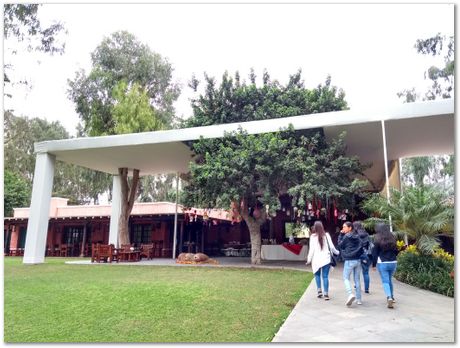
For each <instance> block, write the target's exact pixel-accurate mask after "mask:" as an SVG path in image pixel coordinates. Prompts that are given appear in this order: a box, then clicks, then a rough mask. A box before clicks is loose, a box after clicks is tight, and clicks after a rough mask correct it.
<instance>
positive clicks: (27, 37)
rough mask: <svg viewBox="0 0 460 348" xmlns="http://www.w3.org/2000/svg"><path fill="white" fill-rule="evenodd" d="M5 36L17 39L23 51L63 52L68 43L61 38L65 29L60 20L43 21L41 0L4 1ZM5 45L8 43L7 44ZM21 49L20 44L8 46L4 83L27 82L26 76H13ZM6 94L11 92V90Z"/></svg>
mask: <svg viewBox="0 0 460 348" xmlns="http://www.w3.org/2000/svg"><path fill="white" fill-rule="evenodd" d="M3 6H4V7H3V18H4V21H3V24H4V26H3V39H4V40H15V41H16V44H17V45H19V47H24V46H25V47H24V48H25V50H23V49H21V53H23V52H24V51H29V52H30V51H35V52H43V53H46V54H51V55H52V54H56V53H57V54H63V53H64V51H65V43H64V42H62V41H61V40H60V34H63V33H66V31H65V28H64V25H63V24H62V23H61V22H55V23H53V24H51V25H50V26H47V27H44V26H43V25H42V23H41V22H40V19H39V16H38V10H39V8H40V6H41V5H38V4H5V5H3ZM4 45H5V47H6V46H7V45H6V44H4ZM17 53H18V46H13V47H7V49H6V51H5V54H4V65H3V66H4V75H3V76H4V83H5V87H6V86H7V85H9V84H13V85H14V84H18V83H21V84H28V81H27V79H26V78H24V79H21V80H19V81H16V80H14V79H12V78H11V76H10V72H11V71H12V70H14V56H15V55H16V54H17ZM5 95H6V96H11V92H6V89H5Z"/></svg>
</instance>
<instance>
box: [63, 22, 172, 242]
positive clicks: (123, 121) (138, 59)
mask: <svg viewBox="0 0 460 348" xmlns="http://www.w3.org/2000/svg"><path fill="white" fill-rule="evenodd" d="M91 60H92V69H91V71H90V72H89V73H88V74H86V72H85V71H84V70H81V71H78V72H77V73H76V75H75V78H74V79H73V80H69V81H68V83H69V89H68V96H69V98H70V99H71V100H72V101H73V102H74V103H75V107H76V111H77V113H78V115H79V117H80V120H81V127H80V128H81V129H82V133H83V135H88V136H98V135H112V134H124V133H137V132H148V131H155V130H160V129H169V128H172V127H173V126H174V123H175V122H176V120H175V111H174V107H173V103H174V102H175V101H176V100H177V98H178V96H179V93H180V89H179V86H178V84H177V83H175V82H174V81H173V77H172V72H173V67H172V65H171V64H170V63H169V62H168V60H167V59H166V58H163V57H162V56H161V55H160V54H158V53H155V52H153V51H151V50H150V48H149V47H148V46H147V45H145V44H143V43H141V42H140V41H139V40H138V39H137V38H136V37H135V36H134V35H132V34H130V33H128V32H126V31H118V32H115V33H113V34H111V35H110V36H109V37H106V38H105V39H104V40H103V41H102V42H101V43H100V44H99V45H98V46H97V48H96V49H95V50H94V51H93V52H92V54H91ZM152 160H154V159H152ZM131 169H133V172H132V173H133V174H132V176H133V178H132V179H131V180H130V179H129V170H128V168H119V173H120V178H121V181H122V197H121V200H122V214H121V215H120V220H119V221H120V224H119V242H120V243H121V244H128V243H129V234H128V220H129V215H130V213H131V210H132V207H133V204H134V201H135V200H136V199H137V198H138V194H139V192H138V183H139V182H140V185H141V190H140V192H141V193H142V194H143V197H141V199H142V200H143V201H148V200H149V199H150V198H151V196H152V195H154V193H149V192H148V188H149V187H151V185H152V183H154V182H155V181H156V178H155V177H151V176H145V177H142V178H141V179H139V175H141V173H139V172H138V171H137V170H136V168H131Z"/></svg>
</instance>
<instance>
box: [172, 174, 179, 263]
mask: <svg viewBox="0 0 460 348" xmlns="http://www.w3.org/2000/svg"><path fill="white" fill-rule="evenodd" d="M178 202H179V173H176V204H175V206H176V210H175V212H174V239H173V252H172V258H173V259H175V258H176V243H177V204H178Z"/></svg>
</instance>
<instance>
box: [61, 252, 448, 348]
mask: <svg viewBox="0 0 460 348" xmlns="http://www.w3.org/2000/svg"><path fill="white" fill-rule="evenodd" d="M215 259H216V260H217V261H218V262H219V264H218V265H206V264H204V265H183V264H176V263H175V261H174V260H172V259H154V260H144V261H141V262H132V263H128V262H122V263H111V264H104V263H101V264H97V263H93V264H91V262H90V261H89V260H79V261H67V262H66V263H67V264H90V265H99V266H107V265H117V266H118V265H120V266H121V265H133V266H149V265H155V266H178V267H244V268H251V267H255V268H278V269H280V268H281V269H295V270H301V271H310V272H311V267H310V266H308V267H307V266H305V263H304V262H294V261H263V262H262V265H260V266H252V265H251V264H250V260H249V258H247V257H219V258H215ZM342 271H343V268H342V264H339V265H338V267H336V268H335V269H333V270H331V272H330V275H329V296H330V297H331V300H330V301H325V300H324V299H318V298H317V297H316V283H315V280H314V279H313V280H312V282H311V283H310V285H309V287H308V288H307V290H306V291H305V293H304V294H303V295H302V297H301V298H300V300H299V302H298V303H297V305H296V306H295V307H294V309H293V311H292V312H291V314H290V315H289V316H288V317H287V318H286V321H285V322H284V324H283V325H282V326H281V328H280V330H279V331H278V332H277V333H276V335H275V337H274V339H273V341H272V342H396V343H399V342H451V343H453V342H455V340H454V337H455V336H454V331H455V322H454V299H453V298H451V297H446V296H442V295H439V294H436V293H433V292H430V291H426V290H421V289H418V288H416V287H413V286H410V285H407V284H404V283H401V282H398V281H397V280H394V294H395V298H396V301H397V302H396V303H395V308H394V309H389V308H387V307H386V298H385V295H384V292H383V288H382V283H381V281H380V276H379V274H378V271H375V272H373V271H372V270H371V271H370V272H369V273H370V277H371V283H370V284H371V285H370V294H365V293H364V289H363V298H362V300H363V304H362V305H357V304H356V303H353V304H352V305H351V307H347V306H346V305H345V301H346V299H347V297H348V296H347V294H346V293H345V287H344V284H343V280H342ZM361 281H362V277H361Z"/></svg>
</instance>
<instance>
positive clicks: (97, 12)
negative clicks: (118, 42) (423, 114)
mask: <svg viewBox="0 0 460 348" xmlns="http://www.w3.org/2000/svg"><path fill="white" fill-rule="evenodd" d="M39 18H40V19H41V20H42V22H43V24H45V25H46V24H47V23H52V22H53V21H60V22H62V23H63V24H64V25H65V27H66V29H67V34H66V35H65V36H62V37H61V39H62V40H63V41H65V43H66V51H65V53H64V54H63V55H61V56H59V55H55V56H47V55H43V54H36V53H30V52H27V51H24V50H19V51H18V54H17V55H16V56H14V57H13V58H11V57H10V56H9V52H10V49H11V48H14V47H16V44H15V42H14V41H11V40H7V41H5V42H4V49H5V53H4V54H5V56H4V62H7V61H12V63H13V66H14V71H12V72H11V73H10V74H11V76H12V77H13V78H27V79H28V81H29V82H30V84H31V87H30V88H24V87H23V86H19V85H16V86H10V87H9V89H7V90H6V91H7V92H11V94H12V95H13V97H12V98H5V99H4V107H5V108H6V109H13V110H14V113H15V115H18V116H27V117H40V118H46V119H47V120H50V121H55V120H58V121H60V122H61V123H62V124H63V125H64V126H65V127H66V129H67V130H68V131H69V133H70V134H71V135H72V136H74V135H75V134H76V132H75V128H76V126H77V124H78V121H79V118H78V115H77V113H76V112H75V110H74V107H75V106H74V104H73V102H72V101H70V100H69V99H68V97H67V93H66V91H67V88H68V82H67V80H68V79H73V78H74V76H75V72H76V71H77V70H79V69H84V70H85V71H86V72H89V71H90V70H91V59H90V54H91V52H93V51H94V50H95V48H96V47H97V46H98V45H99V44H100V42H101V41H102V40H103V38H104V37H108V36H110V34H111V33H113V32H115V31H118V30H127V31H129V32H130V33H132V34H134V35H135V36H136V37H137V38H138V39H139V40H140V41H141V42H143V43H145V44H147V45H148V46H149V47H150V49H151V50H152V51H154V52H156V53H159V54H161V55H162V56H163V57H165V58H167V59H168V61H169V62H170V63H171V64H172V66H173V68H174V72H173V79H174V80H175V81H176V82H178V83H179V84H181V85H182V93H181V96H180V98H179V99H178V101H177V102H176V104H175V107H176V111H177V115H178V116H182V117H188V116H190V115H191V107H190V98H192V97H193V96H194V94H193V93H192V91H191V89H190V88H189V87H187V83H188V81H190V79H191V77H192V75H193V74H194V75H196V77H197V78H198V79H202V78H203V74H204V73H205V72H206V73H207V74H208V75H210V76H214V77H216V78H217V80H218V81H220V78H221V76H222V74H223V73H224V72H225V71H228V72H229V74H231V75H233V74H234V73H235V71H239V73H240V75H241V76H242V78H246V79H247V76H248V75H249V72H250V69H251V68H254V69H255V73H256V75H258V77H261V76H262V73H263V70H264V69H267V71H268V72H269V74H270V75H271V77H272V79H277V80H278V81H279V82H281V83H283V84H284V83H286V82H287V80H288V78H289V75H290V74H294V73H295V72H296V71H297V70H298V69H299V68H300V69H302V76H303V79H304V81H305V86H306V87H308V88H314V87H316V86H317V85H318V84H320V83H324V81H325V79H326V77H327V76H328V75H331V77H332V84H333V85H335V86H337V87H338V88H341V89H343V90H344V91H345V94H346V100H347V102H348V105H349V107H350V108H351V109H369V108H372V106H375V105H385V104H397V103H401V102H402V101H401V100H400V99H398V97H397V95H396V93H397V92H399V91H402V90H404V89H407V88H412V87H416V89H417V90H418V91H419V92H423V91H425V90H426V89H427V86H428V85H429V83H428V82H427V81H426V80H424V71H425V70H426V69H427V68H428V67H429V66H431V65H433V64H439V63H440V58H439V57H437V58H433V57H430V56H425V55H421V54H418V53H417V52H416V50H415V48H414V44H415V41H416V40H417V39H421V38H428V37H431V36H434V35H436V34H437V33H441V34H443V35H444V34H445V35H453V34H454V5H453V4H287V5H286V4H217V3H216V4H69V3H67V4H65V3H64V4H44V5H42V6H41V7H40V9H39ZM259 81H260V80H259Z"/></svg>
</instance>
